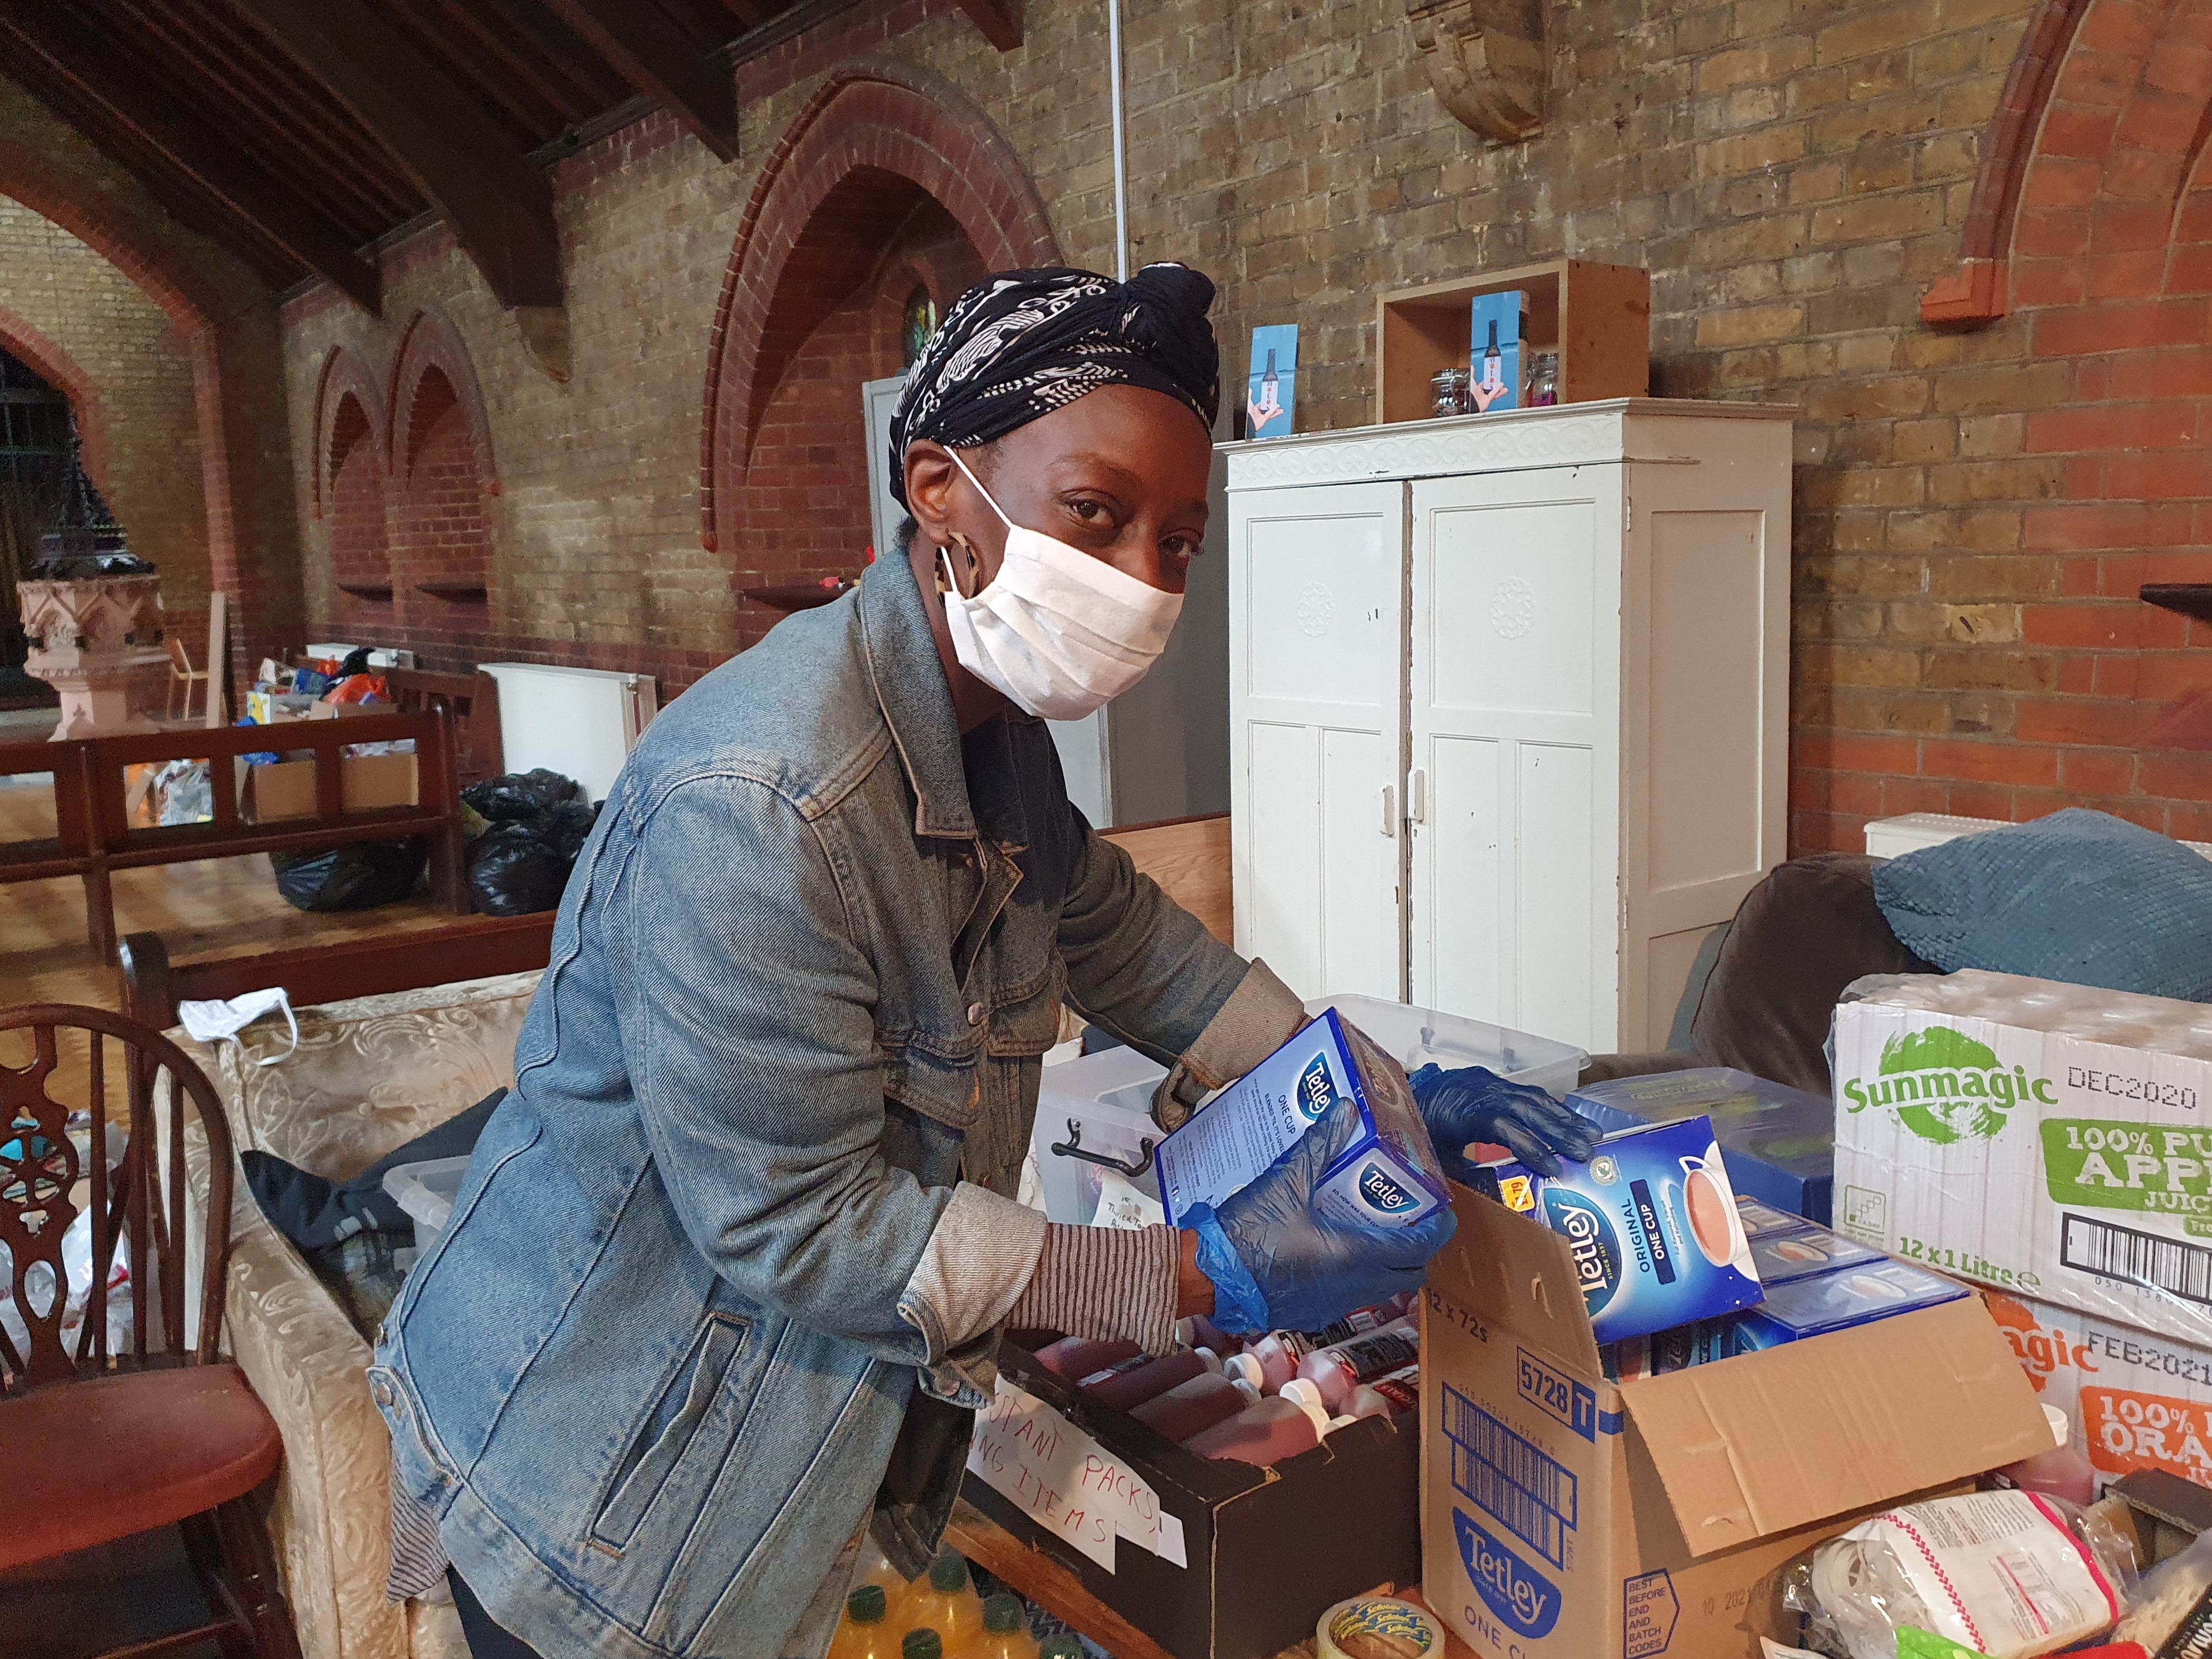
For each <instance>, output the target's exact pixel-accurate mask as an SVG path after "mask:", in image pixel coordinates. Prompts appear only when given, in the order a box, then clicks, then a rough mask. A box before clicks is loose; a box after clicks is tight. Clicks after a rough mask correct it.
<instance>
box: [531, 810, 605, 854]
mask: <svg viewBox="0 0 2212 1659" xmlns="http://www.w3.org/2000/svg"><path fill="white" fill-rule="evenodd" d="M529 822H530V827H531V828H532V829H534V830H536V831H537V832H538V834H539V835H541V836H544V838H545V840H546V842H547V844H548V845H550V847H551V848H553V850H554V851H555V852H556V853H558V854H560V855H561V856H562V858H564V859H566V860H568V862H569V863H571V864H574V862H575V861H576V854H579V853H580V852H582V851H583V850H584V843H585V842H586V841H588V840H590V839H591V835H592V825H593V824H594V823H598V822H599V809H598V808H597V807H595V806H593V805H591V804H590V803H589V802H587V801H582V800H563V801H556V802H555V803H554V804H553V805H550V806H549V807H547V808H546V809H545V810H544V811H543V812H541V813H539V814H538V816H537V817H534V818H532V819H531V820H530V821H529Z"/></svg>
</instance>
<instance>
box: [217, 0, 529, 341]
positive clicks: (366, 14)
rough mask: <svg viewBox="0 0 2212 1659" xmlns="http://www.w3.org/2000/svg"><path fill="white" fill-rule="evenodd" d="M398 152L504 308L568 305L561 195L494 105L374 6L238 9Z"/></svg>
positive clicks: (303, 2)
mask: <svg viewBox="0 0 2212 1659" xmlns="http://www.w3.org/2000/svg"><path fill="white" fill-rule="evenodd" d="M232 3H233V4H234V5H235V6H236V7H237V8H238V9H239V10H240V11H241V12H243V13H244V14H245V15H246V16H248V17H250V18H252V20H253V21H254V22H255V23H256V24H257V25H258V26H259V27H260V28H261V30H262V31H263V33H265V34H266V35H267V36H268V37H269V38H270V40H272V41H274V42H276V44H277V45H278V46H282V47H283V49H284V51H285V52H287V53H288V54H289V55H290V56H291V58H293V59H294V60H295V62H297V63H298V64H300V65H301V67H302V68H303V69H306V70H308V71H309V72H310V73H311V74H313V76H314V77H315V78H316V79H317V80H319V81H320V82H322V83H323V85H324V86H325V87H327V88H329V89H330V91H331V94H332V95H333V96H335V97H336V98H337V100H338V101H339V102H341V103H343V105H344V106H346V107H347V108H348V109H349V110H350V111H351V112H353V116H354V118H355V119H356V120H357V121H359V122H360V123H361V124H362V125H363V126H364V127H366V128H368V131H370V132H371V133H372V134H373V135H374V137H376V139H377V140H378V142H380V143H382V144H383V145H384V146H385V148H386V149H388V150H390V151H391V152H392V156H393V158H394V159H395V160H397V161H398V163H399V165H400V166H401V167H403V168H404V170H405V171H406V173H407V174H408V176H409V177H410V178H411V179H414V181H415V183H416V187H417V188H419V189H420V190H421V191H422V193H423V195H424V196H426V197H428V198H429V200H430V203H431V204H432V205H433V206H435V208H436V209H437V210H438V212H439V214H440V215H441V216H442V217H443V218H444V220H445V221H446V223H447V227H448V228H450V229H451V230H452V231H453V240H455V241H457V242H459V244H460V245H461V246H462V248H463V249H465V251H466V252H467V253H468V255H469V257H470V258H471V259H473V260H474V261H475V262H476V265H477V270H479V271H481V272H482V273H483V279H484V281H485V282H486V283H489V285H490V288H491V291H492V293H493V295H495V296H496V297H497V299H498V301H499V302H500V304H501V305H502V306H504V307H508V308H509V309H513V308H514V307H523V306H558V305H559V304H560V303H561V243H560V238H559V235H558V234H557V233H556V229H555V226H554V222H553V188H552V185H551V183H550V181H549V180H548V179H546V177H545V175H544V173H543V172H541V171H540V170H539V169H538V168H537V167H532V165H531V164H530V162H529V161H528V160H527V159H526V157H525V156H524V155H523V153H522V150H521V149H520V147H519V146H518V145H517V144H516V143H515V142H514V140H513V138H512V137H509V136H508V134H507V130H506V129H505V128H504V127H502V126H501V125H500V124H499V123H498V122H497V121H496V120H495V119H494V118H492V117H491V116H490V115H489V114H488V113H486V112H485V111H484V109H483V106H480V105H479V104H477V102H476V100H474V99H473V98H471V96H470V95H469V94H467V93H466V92H465V91H463V90H462V89H461V88H459V87H458V86H456V85H454V84H453V82H452V81H451V80H450V79H449V78H447V76H446V74H445V73H444V72H443V71H442V70H440V69H439V68H438V67H437V65H436V64H433V63H432V62H431V61H430V60H429V59H428V58H426V57H424V56H423V55H422V52H419V51H417V50H416V48H415V47H414V46H411V45H410V44H409V43H408V41H407V40H406V39H405V38H404V36H402V35H401V34H400V33H398V31H397V30H395V29H394V28H392V26H391V25H390V24H388V23H386V21H384V20H383V19H382V18H381V17H380V16H379V15H377V14H376V13H375V12H374V11H373V10H372V9H370V8H369V7H368V5H366V4H364V3H363V0H232Z"/></svg>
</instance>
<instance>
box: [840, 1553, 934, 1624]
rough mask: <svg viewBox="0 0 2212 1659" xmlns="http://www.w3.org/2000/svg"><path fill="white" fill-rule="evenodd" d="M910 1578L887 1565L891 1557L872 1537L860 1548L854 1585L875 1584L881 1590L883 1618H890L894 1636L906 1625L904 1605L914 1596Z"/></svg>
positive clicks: (913, 1587) (914, 1581) (915, 1581)
mask: <svg viewBox="0 0 2212 1659" xmlns="http://www.w3.org/2000/svg"><path fill="white" fill-rule="evenodd" d="M918 1582H919V1581H918V1580H913V1579H909V1578H908V1577H907V1576H906V1575H905V1574H904V1573H902V1572H901V1571H899V1570H898V1569H897V1568H896V1567H895V1566H893V1565H891V1564H890V1558H889V1557H887V1556H885V1555H884V1553H883V1551H881V1550H879V1549H878V1548H877V1547H876V1545H875V1542H874V1541H873V1540H870V1541H867V1542H866V1543H865V1544H863V1545H862V1546H861V1547H860V1571H857V1572H855V1573H854V1575H853V1588H854V1589H860V1587H861V1586H863V1585H866V1584H874V1585H877V1586H878V1587H879V1588H880V1589H882V1590H883V1593H884V1607H885V1609H886V1611H885V1615H884V1616H885V1617H886V1618H888V1619H889V1620H890V1631H891V1635H892V1636H893V1638H896V1637H897V1635H898V1634H899V1632H902V1631H903V1630H905V1629H906V1627H907V1617H906V1604H907V1603H908V1601H911V1600H912V1599H913V1597H914V1590H915V1583H918Z"/></svg>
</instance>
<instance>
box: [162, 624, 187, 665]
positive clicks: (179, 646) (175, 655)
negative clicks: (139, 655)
mask: <svg viewBox="0 0 2212 1659" xmlns="http://www.w3.org/2000/svg"><path fill="white" fill-rule="evenodd" d="M164 643H166V644H167V646H168V647H169V666H170V667H172V668H173V669H175V670H176V671H177V672H179V674H189V673H191V671H192V659H191V653H190V652H188V651H186V650H185V642H184V641H182V640H180V639H179V638H178V637H177V636H176V635H175V634H173V633H172V634H170V635H167V639H166V640H165V641H164Z"/></svg>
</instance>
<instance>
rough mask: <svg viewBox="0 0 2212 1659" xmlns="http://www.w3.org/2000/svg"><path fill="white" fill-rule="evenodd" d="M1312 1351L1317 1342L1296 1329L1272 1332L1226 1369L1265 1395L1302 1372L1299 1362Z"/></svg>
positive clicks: (1227, 1365) (1228, 1364) (1231, 1362)
mask: <svg viewBox="0 0 2212 1659" xmlns="http://www.w3.org/2000/svg"><path fill="white" fill-rule="evenodd" d="M1311 1352H1313V1344H1312V1343H1311V1342H1310V1341H1308V1340H1306V1339H1305V1338H1304V1337H1303V1336H1301V1335H1299V1334H1298V1333H1297V1332H1296V1331H1270V1332H1268V1333H1267V1335H1265V1336H1263V1337H1261V1339H1260V1340H1258V1341H1257V1342H1255V1343H1254V1344H1253V1345H1252V1346H1250V1347H1249V1348H1247V1349H1245V1350H1244V1352H1243V1353H1240V1354H1238V1355H1237V1357H1236V1358H1234V1359H1231V1360H1230V1361H1228V1362H1227V1363H1226V1366H1225V1369H1226V1370H1227V1372H1228V1374H1229V1375H1230V1376H1235V1377H1239V1378H1242V1379H1243V1381H1245V1382H1247V1383H1250V1384H1251V1385H1252V1386H1253V1387H1254V1388H1255V1389H1259V1391H1260V1392H1261V1394H1273V1393H1275V1392H1276V1391H1277V1390H1279V1389H1281V1387H1282V1386H1283V1384H1284V1383H1287V1382H1289V1381H1290V1380H1291V1378H1292V1377H1294V1376H1297V1374H1298V1362H1299V1361H1300V1360H1301V1359H1304V1358H1305V1357H1306V1356H1307V1355H1308V1354H1309V1353H1311Z"/></svg>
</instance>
